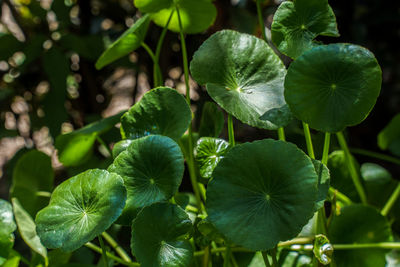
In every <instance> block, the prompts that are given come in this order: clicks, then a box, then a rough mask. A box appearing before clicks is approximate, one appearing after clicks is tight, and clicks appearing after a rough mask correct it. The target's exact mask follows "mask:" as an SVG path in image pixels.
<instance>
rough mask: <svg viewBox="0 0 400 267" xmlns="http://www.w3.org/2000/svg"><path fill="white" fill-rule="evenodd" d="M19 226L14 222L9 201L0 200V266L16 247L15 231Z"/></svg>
mask: <svg viewBox="0 0 400 267" xmlns="http://www.w3.org/2000/svg"><path fill="white" fill-rule="evenodd" d="M16 229H17V225H16V224H15V222H14V215H13V211H12V206H11V204H10V203H8V202H7V201H5V200H3V199H0V266H1V265H2V264H3V263H4V262H5V260H6V259H7V258H8V255H9V252H10V250H11V248H12V246H13V245H14V234H13V233H14V231H15V230H16Z"/></svg>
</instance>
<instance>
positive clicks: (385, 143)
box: [378, 114, 400, 156]
mask: <svg viewBox="0 0 400 267" xmlns="http://www.w3.org/2000/svg"><path fill="white" fill-rule="evenodd" d="M378 146H379V148H380V149H382V150H386V149H389V150H390V151H391V152H392V153H393V154H395V155H397V156H400V114H397V115H396V116H394V117H393V119H392V120H391V121H390V122H389V123H388V125H386V127H385V128H383V130H382V131H380V132H379V134H378Z"/></svg>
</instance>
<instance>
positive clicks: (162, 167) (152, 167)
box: [108, 135, 184, 225]
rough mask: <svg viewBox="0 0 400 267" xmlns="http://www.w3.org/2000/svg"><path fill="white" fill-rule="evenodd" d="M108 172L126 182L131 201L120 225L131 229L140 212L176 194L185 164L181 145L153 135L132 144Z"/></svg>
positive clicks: (167, 138) (128, 201)
mask: <svg viewBox="0 0 400 267" xmlns="http://www.w3.org/2000/svg"><path fill="white" fill-rule="evenodd" d="M108 170H109V171H110V172H115V173H117V174H119V175H121V177H122V178H123V179H124V183H125V187H126V189H127V193H128V195H127V196H128V197H127V201H126V205H125V208H124V211H123V213H122V215H121V218H120V220H119V221H118V222H120V223H122V224H127V225H129V224H131V222H132V219H133V218H134V217H135V216H136V214H137V212H138V211H139V209H140V208H142V207H144V206H148V205H150V204H152V203H154V202H158V201H162V200H168V199H169V198H171V197H172V196H173V195H174V194H175V192H176V191H177V190H178V187H179V185H180V184H181V181H182V177H183V171H184V161H183V156H182V152H181V149H180V148H179V145H178V144H177V143H175V142H174V141H173V140H172V139H171V138H169V137H166V136H160V135H151V136H146V137H143V138H140V139H136V140H133V141H132V143H131V144H130V145H129V147H128V148H127V149H126V150H125V151H124V152H121V153H120V154H119V155H118V156H117V158H116V159H115V160H114V163H113V164H112V165H111V166H110V167H109V169H108Z"/></svg>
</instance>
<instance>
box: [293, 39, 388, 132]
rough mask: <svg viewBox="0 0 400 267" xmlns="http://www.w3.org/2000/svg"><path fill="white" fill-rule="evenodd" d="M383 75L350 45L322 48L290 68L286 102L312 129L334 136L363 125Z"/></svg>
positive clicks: (370, 56) (358, 48) (360, 49)
mask: <svg viewBox="0 0 400 267" xmlns="http://www.w3.org/2000/svg"><path fill="white" fill-rule="evenodd" d="M381 82H382V72H381V69H380V67H379V65H378V62H377V61H376V59H375V57H374V55H373V54H372V53H371V52H370V51H368V50H367V49H365V48H363V47H361V46H357V45H352V44H330V45H321V46H318V47H315V48H313V49H311V50H310V51H307V52H306V53H304V54H303V55H302V56H301V57H299V58H298V59H296V60H295V61H294V62H293V63H292V64H291V65H290V67H289V70H288V73H287V75H286V78H285V99H286V101H287V103H288V105H289V107H290V109H291V111H292V112H293V114H294V116H296V117H297V118H298V119H300V120H302V121H304V122H306V123H308V124H309V125H310V127H311V128H313V129H316V130H320V131H323V132H330V133H335V132H339V131H342V130H343V129H344V128H346V127H347V126H352V125H356V124H359V123H360V122H362V121H363V120H364V119H365V118H366V117H367V115H368V114H369V112H370V111H371V110H372V108H373V107H374V105H375V102H376V99H377V97H378V95H379V92H380V90H381Z"/></svg>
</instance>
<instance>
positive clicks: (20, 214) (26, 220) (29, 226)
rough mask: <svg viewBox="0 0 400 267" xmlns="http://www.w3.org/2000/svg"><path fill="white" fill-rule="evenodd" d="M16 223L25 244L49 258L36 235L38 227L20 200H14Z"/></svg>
mask: <svg viewBox="0 0 400 267" xmlns="http://www.w3.org/2000/svg"><path fill="white" fill-rule="evenodd" d="M12 205H13V210H14V216H15V221H16V222H17V225H18V231H19V233H20V234H21V237H22V239H23V240H24V241H25V243H26V244H27V245H28V246H29V247H30V248H31V249H32V250H33V251H35V252H36V253H38V254H39V255H41V256H43V258H46V257H47V249H46V248H45V247H44V246H43V245H42V243H41V242H40V239H39V236H38V235H37V234H36V225H35V222H34V221H33V219H32V218H31V216H30V215H29V214H28V213H27V212H26V211H25V210H24V208H23V207H22V206H21V204H20V203H19V201H18V199H16V198H13V199H12Z"/></svg>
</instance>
